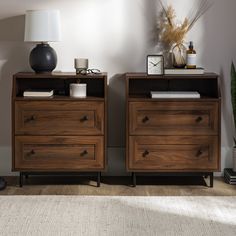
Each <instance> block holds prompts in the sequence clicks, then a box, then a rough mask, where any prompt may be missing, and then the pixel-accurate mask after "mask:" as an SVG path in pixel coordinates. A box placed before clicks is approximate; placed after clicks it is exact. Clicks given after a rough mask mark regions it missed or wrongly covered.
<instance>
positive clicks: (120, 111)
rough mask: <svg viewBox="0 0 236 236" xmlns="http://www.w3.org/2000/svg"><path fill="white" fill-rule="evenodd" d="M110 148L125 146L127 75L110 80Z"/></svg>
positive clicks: (118, 75) (117, 75) (120, 75)
mask: <svg viewBox="0 0 236 236" xmlns="http://www.w3.org/2000/svg"><path fill="white" fill-rule="evenodd" d="M108 108H109V109H108V110H109V113H108V147H124V146H125V74H116V75H114V76H113V77H111V78H110V79H109V89H108Z"/></svg>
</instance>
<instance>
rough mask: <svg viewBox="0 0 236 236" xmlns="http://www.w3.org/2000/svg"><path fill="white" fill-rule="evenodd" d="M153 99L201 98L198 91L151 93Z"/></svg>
mask: <svg viewBox="0 0 236 236" xmlns="http://www.w3.org/2000/svg"><path fill="white" fill-rule="evenodd" d="M151 98H200V94H199V93H198V92H196V91H194V92H190V91H151Z"/></svg>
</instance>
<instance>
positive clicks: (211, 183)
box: [209, 172, 214, 188]
mask: <svg viewBox="0 0 236 236" xmlns="http://www.w3.org/2000/svg"><path fill="white" fill-rule="evenodd" d="M209 176H210V188H213V178H214V175H213V172H211V173H210V174H209Z"/></svg>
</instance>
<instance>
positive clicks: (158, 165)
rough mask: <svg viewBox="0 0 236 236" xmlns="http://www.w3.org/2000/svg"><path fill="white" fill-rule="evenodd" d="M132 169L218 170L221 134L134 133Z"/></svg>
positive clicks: (129, 160)
mask: <svg viewBox="0 0 236 236" xmlns="http://www.w3.org/2000/svg"><path fill="white" fill-rule="evenodd" d="M128 153H129V158H128V169H129V170H140V171H141V170H144V171H145V170H146V171H151V170H155V171H167V172H168V171H216V170H218V168H219V162H218V160H219V147H218V137H217V136H194V137H191V136H156V137H155V136H146V137H141V136H130V137H129V151H128Z"/></svg>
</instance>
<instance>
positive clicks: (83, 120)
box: [80, 116, 88, 122]
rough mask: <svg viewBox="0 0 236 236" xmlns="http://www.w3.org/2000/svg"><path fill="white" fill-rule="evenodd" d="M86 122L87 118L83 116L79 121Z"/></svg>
mask: <svg viewBox="0 0 236 236" xmlns="http://www.w3.org/2000/svg"><path fill="white" fill-rule="evenodd" d="M87 120H88V117H87V116H83V117H82V118H81V119H80V121H81V122H85V121H87Z"/></svg>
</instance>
